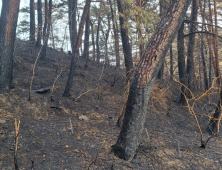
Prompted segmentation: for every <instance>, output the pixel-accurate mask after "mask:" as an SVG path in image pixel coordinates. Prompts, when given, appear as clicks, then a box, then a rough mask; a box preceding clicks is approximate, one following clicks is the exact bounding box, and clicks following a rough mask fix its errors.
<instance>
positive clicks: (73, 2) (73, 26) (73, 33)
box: [68, 0, 77, 53]
mask: <svg viewBox="0 0 222 170" xmlns="http://www.w3.org/2000/svg"><path fill="white" fill-rule="evenodd" d="M68 8H69V9H68V10H69V35H70V41H71V49H72V53H74V51H75V45H76V41H77V22H76V12H77V0H69V1H68Z"/></svg>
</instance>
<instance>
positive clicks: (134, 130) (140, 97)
mask: <svg viewBox="0 0 222 170" xmlns="http://www.w3.org/2000/svg"><path fill="white" fill-rule="evenodd" d="M190 1H191V0H171V1H170V2H169V4H168V5H167V8H166V10H165V12H164V14H163V17H162V18H161V20H160V22H159V23H158V25H157V27H156V30H155V32H154V35H153V36H152V37H151V39H150V41H149V43H148V45H147V47H146V48H145V52H144V55H143V57H142V59H141V60H140V61H139V63H138V66H137V68H136V70H135V71H134V74H133V78H132V81H131V84H130V90H129V96H128V100H127V104H126V109H125V115H124V120H123V125H122V129H121V132H120V135H119V137H118V140H117V143H116V144H115V145H113V146H112V151H113V152H114V154H115V155H116V156H117V157H119V158H121V159H124V160H132V159H133V157H134V154H135V152H136V150H137V148H138V145H139V142H140V139H141V136H142V132H143V129H144V123H145V118H146V113H147V107H148V101H149V96H150V93H151V90H152V87H153V83H154V80H155V78H156V76H157V74H158V71H159V69H160V67H161V65H162V63H163V62H164V59H165V54H166V52H167V50H168V47H169V46H170V44H171V43H172V41H173V39H174V37H175V34H176V33H177V31H178V29H179V27H180V25H181V22H182V20H183V18H184V17H185V15H186V11H187V8H188V6H189V4H190Z"/></svg>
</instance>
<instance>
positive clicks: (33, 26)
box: [29, 0, 35, 42]
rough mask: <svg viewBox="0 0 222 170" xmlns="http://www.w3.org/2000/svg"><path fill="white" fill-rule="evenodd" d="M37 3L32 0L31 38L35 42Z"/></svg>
mask: <svg viewBox="0 0 222 170" xmlns="http://www.w3.org/2000/svg"><path fill="white" fill-rule="evenodd" d="M34 5H35V3H34V0H30V37H29V40H30V41H32V42H35V6H34Z"/></svg>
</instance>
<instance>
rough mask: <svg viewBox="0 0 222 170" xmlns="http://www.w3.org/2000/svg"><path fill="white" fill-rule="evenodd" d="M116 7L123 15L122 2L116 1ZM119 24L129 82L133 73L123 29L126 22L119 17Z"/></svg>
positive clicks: (130, 50) (130, 55)
mask: <svg viewBox="0 0 222 170" xmlns="http://www.w3.org/2000/svg"><path fill="white" fill-rule="evenodd" d="M117 5H118V11H119V12H120V13H122V14H124V10H125V7H124V5H123V2H122V1H121V0H117ZM119 22H120V31H121V38H122V46H123V54H124V59H125V67H126V77H127V80H128V81H129V80H130V79H131V77H132V73H133V59H132V49H131V45H130V40H129V35H128V29H127V28H125V27H124V23H126V22H127V20H126V18H125V17H122V16H119Z"/></svg>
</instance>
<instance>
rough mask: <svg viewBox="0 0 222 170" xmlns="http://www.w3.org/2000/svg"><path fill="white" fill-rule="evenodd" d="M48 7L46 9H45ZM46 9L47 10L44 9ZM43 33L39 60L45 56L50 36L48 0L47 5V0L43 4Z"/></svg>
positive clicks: (50, 1)
mask: <svg viewBox="0 0 222 170" xmlns="http://www.w3.org/2000/svg"><path fill="white" fill-rule="evenodd" d="M47 6H48V7H47ZM46 8H47V9H46ZM45 11H46V12H45V15H46V17H45V24H44V27H45V30H44V31H45V33H44V32H43V47H42V53H41V58H40V59H45V56H46V49H47V45H48V39H49V35H50V29H51V28H50V27H51V20H52V19H51V17H52V15H51V14H52V0H49V5H47V0H46V3H45Z"/></svg>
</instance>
